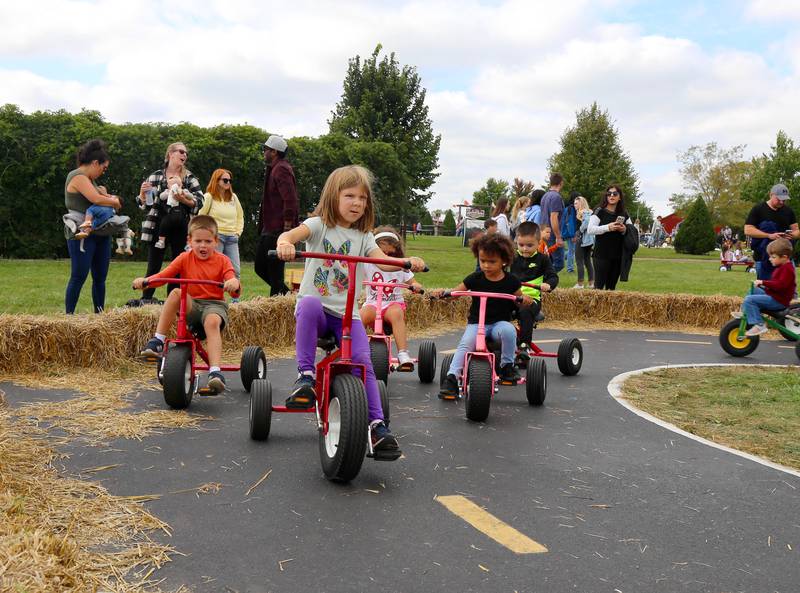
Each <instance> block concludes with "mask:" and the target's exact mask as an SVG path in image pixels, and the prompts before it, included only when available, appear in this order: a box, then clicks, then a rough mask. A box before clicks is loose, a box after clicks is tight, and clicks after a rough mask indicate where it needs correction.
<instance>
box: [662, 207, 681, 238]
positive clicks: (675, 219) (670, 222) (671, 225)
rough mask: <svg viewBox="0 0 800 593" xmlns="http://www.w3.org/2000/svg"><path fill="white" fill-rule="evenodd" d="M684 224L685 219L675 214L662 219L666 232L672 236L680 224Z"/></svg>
mask: <svg viewBox="0 0 800 593" xmlns="http://www.w3.org/2000/svg"><path fill="white" fill-rule="evenodd" d="M681 222H683V218H681V217H680V216H678V215H677V214H675V213H674V212H673V213H672V214H669V215H667V216H662V217H661V226H662V227H664V232H665V233H667V234H668V235H671V234H672V231H673V230H674V229H675V227H676V226H678V224H679V223H681Z"/></svg>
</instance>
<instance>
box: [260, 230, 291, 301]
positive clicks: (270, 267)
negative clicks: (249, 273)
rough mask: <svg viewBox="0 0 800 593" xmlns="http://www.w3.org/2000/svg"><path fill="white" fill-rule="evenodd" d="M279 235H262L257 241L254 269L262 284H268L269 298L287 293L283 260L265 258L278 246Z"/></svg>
mask: <svg viewBox="0 0 800 593" xmlns="http://www.w3.org/2000/svg"><path fill="white" fill-rule="evenodd" d="M279 235H280V233H264V234H263V235H261V239H259V241H258V247H256V261H255V266H254V267H255V270H256V274H258V276H259V277H260V278H261V279H262V280H263V281H264V282H266V283H267V284H269V296H275V295H278V294H286V293H287V292H289V289H288V288H287V287H286V283H285V282H284V280H283V278H284V268H285V264H284V263H283V260H281V259H278V258H277V257H267V252H268V251H269V250H270V249H275V248H276V247H277V246H278V236H279Z"/></svg>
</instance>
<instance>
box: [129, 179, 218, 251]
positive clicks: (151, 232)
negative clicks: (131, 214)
mask: <svg viewBox="0 0 800 593" xmlns="http://www.w3.org/2000/svg"><path fill="white" fill-rule="evenodd" d="M147 181H148V182H149V183H150V184H151V185H152V186H153V188H155V190H156V195H155V198H154V202H153V205H152V206H151V207H150V210H148V212H147V215H146V216H145V219H144V222H143V223H142V237H141V240H142V242H151V241H153V240H154V239H155V237H156V232H157V231H158V226H159V222H160V220H161V217H163V216H164V215H165V214H166V213H167V211H168V208H167V204H166V194H165V195H164V197H162V195H161V194H163V193H164V192H165V191H166V190H167V175H166V172H165V171H163V170H161V169H159V170H158V171H156V172H155V173H153V174H152V175H150V177H148V178H147ZM183 188H184V189H188V190H189V191H190V192H191V193H192V198H194V208H189V206H187V205H186V204H183V203H181V204H180V205H179V206H177V207H178V208H180V209H181V211H182V212H183V214H184V216H185V217H186V218H187V219H188V218H189V217H191V216H194V215H195V214H197V213H198V212H199V211H200V208H202V207H203V190H202V189H201V188H200V182H199V181H198V180H197V177H195V176H194V174H193V173H192V172H191V171H188V170H187V171H186V176H185V177H184V178H183ZM136 202H137V204H138V205H139V208H142V209H145V208H147V205H146V204H145V203H144V202H143V201H142V199H141V196H136Z"/></svg>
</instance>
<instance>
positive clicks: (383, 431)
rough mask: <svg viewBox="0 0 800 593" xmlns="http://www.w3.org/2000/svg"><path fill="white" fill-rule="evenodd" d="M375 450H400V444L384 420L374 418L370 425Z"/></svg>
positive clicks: (370, 434)
mask: <svg viewBox="0 0 800 593" xmlns="http://www.w3.org/2000/svg"><path fill="white" fill-rule="evenodd" d="M369 436H370V439H371V440H372V450H373V451H399V450H400V445H398V444H397V439H396V438H394V435H393V434H392V431H391V430H389V427H388V426H386V423H385V422H384V421H383V420H374V421H373V422H372V424H371V425H370V427H369Z"/></svg>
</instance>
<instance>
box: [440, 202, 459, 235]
mask: <svg viewBox="0 0 800 593" xmlns="http://www.w3.org/2000/svg"><path fill="white" fill-rule="evenodd" d="M442 231H443V233H444V234H445V235H454V234H455V232H456V217H455V216H453V211H452V210H450V209H449V208H448V209H447V211H446V212H445V213H444V221H443V222H442Z"/></svg>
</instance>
